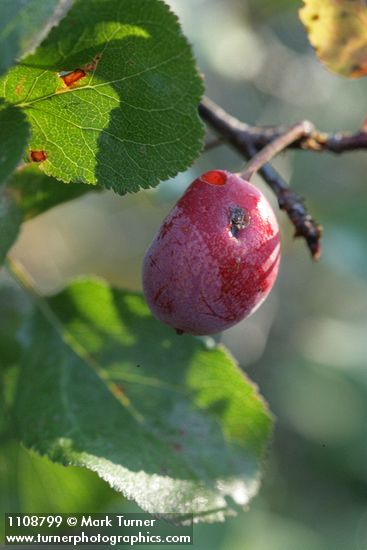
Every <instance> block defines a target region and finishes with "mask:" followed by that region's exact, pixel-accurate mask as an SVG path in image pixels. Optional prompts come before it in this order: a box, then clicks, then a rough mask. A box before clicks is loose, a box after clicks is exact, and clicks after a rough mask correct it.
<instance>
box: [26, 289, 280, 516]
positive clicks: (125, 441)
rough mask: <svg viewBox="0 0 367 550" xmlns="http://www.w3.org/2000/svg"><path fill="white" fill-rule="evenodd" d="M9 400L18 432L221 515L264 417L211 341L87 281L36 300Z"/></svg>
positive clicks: (57, 456)
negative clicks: (183, 333)
mask: <svg viewBox="0 0 367 550" xmlns="http://www.w3.org/2000/svg"><path fill="white" fill-rule="evenodd" d="M40 308H41V309H40V311H39V312H38V313H36V314H35V316H34V317H33V318H32V319H31V321H30V322H29V326H28V331H27V332H24V338H25V340H27V341H28V346H27V349H26V354H25V359H24V365H23V372H22V376H21V378H20V382H19V388H18V398H17V401H16V425H17V429H18V432H19V435H20V437H21V440H22V441H23V443H24V444H25V445H26V446H27V447H29V448H33V449H35V450H37V451H38V452H39V453H41V454H46V455H47V456H48V457H49V458H51V459H52V460H54V461H57V462H61V463H63V464H66V465H76V466H84V467H87V468H89V469H91V470H93V471H95V472H97V473H98V475H99V476H100V477H101V478H102V479H104V480H106V481H107V482H108V483H109V484H110V485H111V486H112V487H114V488H115V489H116V490H118V491H120V492H121V493H123V494H124V495H125V496H126V497H128V498H129V499H134V500H135V501H136V502H137V503H138V505H139V506H141V508H143V509H144V510H147V511H150V512H162V513H164V512H166V513H167V512H177V513H180V512H181V513H189V512H192V513H194V514H195V515H197V516H202V517H201V519H202V520H203V521H211V520H215V519H223V517H224V516H225V515H227V514H230V513H234V510H235V508H236V505H239V506H245V505H246V504H247V503H248V501H249V500H250V498H251V497H252V496H253V495H254V494H255V493H256V491H257V488H258V484H259V469H260V466H261V462H262V458H263V453H264V450H265V447H266V444H267V441H268V437H269V431H270V429H271V419H270V417H269V413H268V411H267V408H266V406H265V404H264V402H263V401H262V400H261V398H260V397H259V395H258V393H257V391H256V389H255V388H254V386H253V385H252V384H251V383H250V382H249V380H248V379H247V378H246V377H245V376H244V374H243V373H242V372H241V370H240V369H239V368H238V366H237V365H236V364H235V362H234V360H233V359H232V358H231V357H230V356H229V354H228V353H227V352H226V351H225V349H224V348H222V347H221V346H215V345H214V344H213V343H212V342H211V341H210V344H206V343H205V342H204V341H201V340H198V339H196V338H194V337H191V336H183V337H182V336H178V335H176V334H175V332H174V331H172V330H170V329H169V328H167V327H165V326H163V325H162V324H160V323H159V322H158V321H156V320H155V319H154V318H153V317H152V316H151V314H150V312H149V310H148V308H147V306H146V305H145V303H144V300H143V297H142V296H141V295H139V294H133V293H126V292H123V291H121V290H116V289H111V288H109V287H108V286H107V285H106V284H104V283H102V282H97V281H91V280H84V281H83V280H81V281H78V282H75V283H73V284H72V285H71V286H69V287H68V288H67V289H66V290H65V291H63V292H62V293H61V294H59V295H58V296H56V297H54V298H51V299H49V300H48V301H42V302H41V303H40Z"/></svg>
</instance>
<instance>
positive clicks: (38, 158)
mask: <svg viewBox="0 0 367 550" xmlns="http://www.w3.org/2000/svg"><path fill="white" fill-rule="evenodd" d="M29 157H30V159H31V161H32V162H43V161H44V160H46V159H47V153H46V151H31V152H30V154H29Z"/></svg>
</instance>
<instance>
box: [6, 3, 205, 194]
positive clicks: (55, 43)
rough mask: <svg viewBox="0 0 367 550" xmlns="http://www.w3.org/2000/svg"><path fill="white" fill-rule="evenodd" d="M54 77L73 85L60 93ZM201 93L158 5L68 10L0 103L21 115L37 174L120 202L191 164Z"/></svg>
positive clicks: (197, 144) (13, 75) (181, 42)
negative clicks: (38, 156)
mask: <svg viewBox="0 0 367 550" xmlns="http://www.w3.org/2000/svg"><path fill="white" fill-rule="evenodd" d="M63 71H64V72H65V71H66V72H68V71H71V72H72V74H71V76H70V75H69V76H68V78H69V79H70V78H73V75H74V76H75V79H76V80H75V82H74V83H72V84H71V85H67V84H66V83H65V81H64V79H63V77H62V76H61V75H63V76H64V77H65V75H64V73H63ZM75 71H76V72H75ZM83 75H84V76H83ZM78 76H79V78H77V77H78ZM80 76H82V78H80ZM202 90H203V85H202V81H201V79H200V77H199V76H198V73H197V70H196V67H195V63H194V60H193V57H192V53H191V49H190V47H189V45H188V43H187V41H186V39H185V38H184V36H183V35H182V33H181V30H180V27H179V24H178V22H177V18H176V17H175V16H174V15H173V14H172V13H171V12H170V11H169V8H168V7H167V6H166V5H165V4H164V3H163V2H161V0H135V1H134V2H131V0H88V2H85V1H83V0H77V1H76V2H75V4H74V6H73V7H72V9H71V10H70V12H69V13H68V15H67V16H66V17H65V19H63V21H62V22H61V24H60V25H59V26H58V27H57V28H54V29H53V30H52V31H51V33H50V34H49V36H48V37H47V39H46V40H45V41H44V42H43V44H42V45H41V46H40V47H39V48H38V49H37V51H36V52H35V53H34V54H33V55H30V56H28V57H27V58H25V59H24V60H23V62H22V63H21V64H19V65H18V66H17V67H15V68H13V69H12V70H10V71H9V72H8V73H7V75H6V76H5V77H4V78H3V80H2V82H0V94H2V95H3V96H4V97H5V98H6V99H7V100H8V101H10V102H13V103H16V104H18V105H19V107H21V108H22V109H24V111H25V113H26V114H27V117H28V119H29V122H30V124H31V126H32V139H31V144H30V147H31V149H32V150H34V151H44V152H45V154H46V156H47V158H46V160H44V161H43V162H42V166H43V170H44V172H45V173H46V174H48V175H51V176H54V177H56V178H57V179H61V180H63V181H65V182H69V181H77V182H83V183H89V184H96V183H98V184H100V185H102V186H104V187H107V188H112V189H114V190H115V191H117V192H119V193H125V192H127V191H137V190H138V189H139V188H148V187H154V186H155V185H157V184H158V183H159V181H160V180H164V179H168V178H169V177H170V176H174V175H175V174H176V173H177V172H178V171H183V170H185V169H186V168H187V167H188V166H189V165H191V164H192V162H193V160H194V159H195V158H196V157H197V155H198V153H199V151H200V150H201V146H202V137H203V128H202V125H201V123H200V121H199V117H198V114H197V104H198V103H199V100H200V97H201V94H202Z"/></svg>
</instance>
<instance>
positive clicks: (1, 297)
mask: <svg viewBox="0 0 367 550" xmlns="http://www.w3.org/2000/svg"><path fill="white" fill-rule="evenodd" d="M28 311H29V300H28V299H27V297H25V296H24V293H23V292H22V291H20V290H19V287H18V286H17V285H16V284H15V283H13V282H12V280H11V279H9V278H8V277H7V276H6V272H4V270H3V271H2V273H1V276H0V350H1V353H0V369H1V368H5V367H8V366H10V365H14V364H16V363H17V362H18V361H19V359H20V356H21V346H20V343H19V341H18V339H17V332H18V330H19V328H20V326H21V324H22V318H23V317H24V315H26V314H27V313H28Z"/></svg>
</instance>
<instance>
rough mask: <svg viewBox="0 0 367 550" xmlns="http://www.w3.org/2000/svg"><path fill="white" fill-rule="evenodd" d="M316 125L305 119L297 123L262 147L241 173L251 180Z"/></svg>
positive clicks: (308, 133)
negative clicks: (265, 165)
mask: <svg viewBox="0 0 367 550" xmlns="http://www.w3.org/2000/svg"><path fill="white" fill-rule="evenodd" d="M313 129H314V127H313V125H312V124H311V122H308V121H306V120H305V121H303V122H299V123H298V124H295V125H294V126H292V127H291V128H289V130H287V131H286V132H284V134H282V135H280V136H279V137H277V138H275V139H274V140H273V141H271V142H270V143H269V144H268V145H266V146H265V147H263V148H262V149H260V151H258V152H257V153H256V154H255V155H254V156H253V157H252V158H251V160H250V162H249V163H248V164H247V166H246V168H245V170H244V171H243V172H242V173H241V174H240V175H241V176H242V177H243V179H245V180H247V181H250V180H251V178H252V176H253V175H254V174H256V172H258V171H259V170H260V168H262V167H263V166H264V164H267V163H268V162H270V161H271V159H272V158H273V157H275V156H276V155H278V154H279V153H281V152H282V151H283V150H284V149H286V148H287V147H289V146H290V145H291V144H292V143H294V142H295V141H297V140H299V139H301V138H303V137H305V136H309V135H310V134H311V132H312V131H313Z"/></svg>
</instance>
